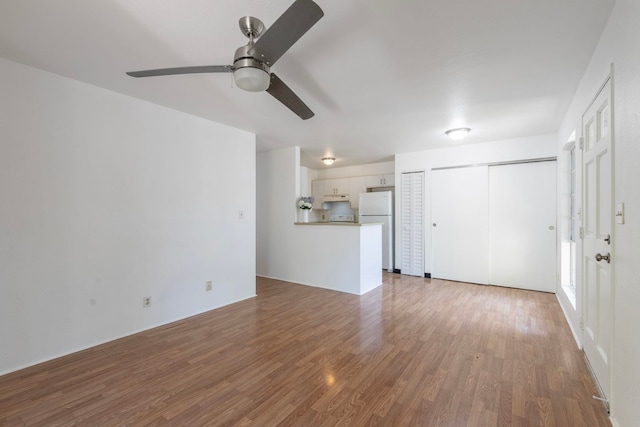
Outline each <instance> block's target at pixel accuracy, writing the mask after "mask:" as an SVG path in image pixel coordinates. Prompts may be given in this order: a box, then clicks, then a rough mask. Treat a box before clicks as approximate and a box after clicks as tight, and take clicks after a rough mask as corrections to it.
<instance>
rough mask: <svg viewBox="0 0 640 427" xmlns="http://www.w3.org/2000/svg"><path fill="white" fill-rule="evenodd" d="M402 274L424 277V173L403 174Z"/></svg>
mask: <svg viewBox="0 0 640 427" xmlns="http://www.w3.org/2000/svg"><path fill="white" fill-rule="evenodd" d="M400 197H401V203H402V218H401V228H402V236H401V239H402V241H401V248H402V252H401V257H402V260H401V264H400V265H401V266H400V271H401V272H402V274H407V275H410V276H420V277H424V172H410V173H403V174H402V194H401V196H400Z"/></svg>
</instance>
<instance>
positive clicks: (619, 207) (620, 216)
mask: <svg viewBox="0 0 640 427" xmlns="http://www.w3.org/2000/svg"><path fill="white" fill-rule="evenodd" d="M616 224H624V203H616Z"/></svg>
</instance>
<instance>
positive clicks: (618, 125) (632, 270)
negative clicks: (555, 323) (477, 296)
mask: <svg viewBox="0 0 640 427" xmlns="http://www.w3.org/2000/svg"><path fill="white" fill-rule="evenodd" d="M638 22H640V2H638V1H637V0H617V1H616V5H615V6H614V9H613V11H612V13H611V16H610V17H609V22H608V23H607V26H606V27H605V30H604V32H603V34H602V37H601V38H600V41H599V44H598V46H597V48H596V50H595V52H594V54H593V57H592V59H591V62H590V64H589V66H588V68H587V70H586V72H585V74H584V76H583V78H582V80H581V82H580V85H579V87H578V90H577V92H576V95H575V98H574V100H573V102H572V104H571V107H570V108H569V110H568V112H567V114H566V116H565V118H564V120H563V122H562V125H561V127H560V131H559V135H558V150H560V149H561V148H562V145H563V143H564V141H566V140H567V138H568V136H569V134H570V133H571V132H572V130H573V129H577V130H579V129H580V127H581V123H580V120H581V117H582V113H583V112H584V111H585V109H586V108H587V106H588V105H589V103H590V101H591V99H592V98H593V97H594V96H595V94H596V92H597V91H598V89H599V88H600V86H601V85H602V83H603V82H604V79H605V77H606V76H607V75H608V74H609V72H610V65H611V64H612V63H613V64H614V72H613V113H614V120H613V125H614V162H615V169H614V181H615V182H614V187H615V192H614V200H615V202H618V203H620V202H624V204H625V215H626V223H625V224H623V225H616V226H615V228H614V230H613V237H612V239H613V241H612V254H613V261H612V265H613V280H614V313H615V315H614V338H613V361H612V367H613V368H612V369H613V371H612V390H611V396H610V398H611V415H612V419H613V421H614V423H616V424H617V425H619V426H620V427H632V426H637V425H638V420H640V404H639V403H640V339H638V334H637V330H638V325H639V324H640V310H639V309H638V307H640V285H639V284H638V280H639V279H638V278H639V277H640V263H638V248H639V247H640V192H638V183H640V168H639V167H638V165H637V163H638V160H639V159H640V49H639V48H638V40H640V26H639V25H638ZM561 303H562V304H563V307H564V308H565V310H571V307H570V306H568V305H567V301H566V300H561ZM578 310H581V307H580V306H579V307H578ZM576 317H577V316H576ZM576 317H573V318H570V321H574V322H575V321H576ZM574 328H575V329H576V330H579V329H578V325H576V324H574Z"/></svg>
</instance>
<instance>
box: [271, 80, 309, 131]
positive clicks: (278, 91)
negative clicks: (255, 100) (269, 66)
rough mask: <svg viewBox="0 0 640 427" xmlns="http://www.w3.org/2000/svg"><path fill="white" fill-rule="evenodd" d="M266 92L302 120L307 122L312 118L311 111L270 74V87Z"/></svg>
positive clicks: (287, 87)
mask: <svg viewBox="0 0 640 427" xmlns="http://www.w3.org/2000/svg"><path fill="white" fill-rule="evenodd" d="M267 92H269V94H270V95H271V96H273V97H274V98H275V99H277V100H278V101H280V102H282V103H283V104H284V105H285V107H287V108H288V109H290V110H291V111H293V112H294V113H296V114H297V115H298V116H299V117H300V118H301V119H302V120H307V119H310V118H311V117H313V116H314V114H313V111H311V110H310V109H309V107H307V105H306V104H305V103H304V102H302V100H301V99H300V98H298V95H296V94H295V93H293V91H292V90H291V89H289V86H287V85H286V84H284V82H283V81H282V80H280V78H279V77H278V76H276V75H275V74H273V73H271V85H270V86H269V88H268V89H267Z"/></svg>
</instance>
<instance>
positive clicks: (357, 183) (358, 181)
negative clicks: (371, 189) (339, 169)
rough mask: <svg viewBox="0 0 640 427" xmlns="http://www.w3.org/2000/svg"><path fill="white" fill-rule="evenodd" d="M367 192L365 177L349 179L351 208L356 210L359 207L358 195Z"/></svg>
mask: <svg viewBox="0 0 640 427" xmlns="http://www.w3.org/2000/svg"><path fill="white" fill-rule="evenodd" d="M366 192H367V177H366V176H357V177H355V178H349V198H350V199H351V207H352V208H353V209H358V207H359V205H360V193H366Z"/></svg>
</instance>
